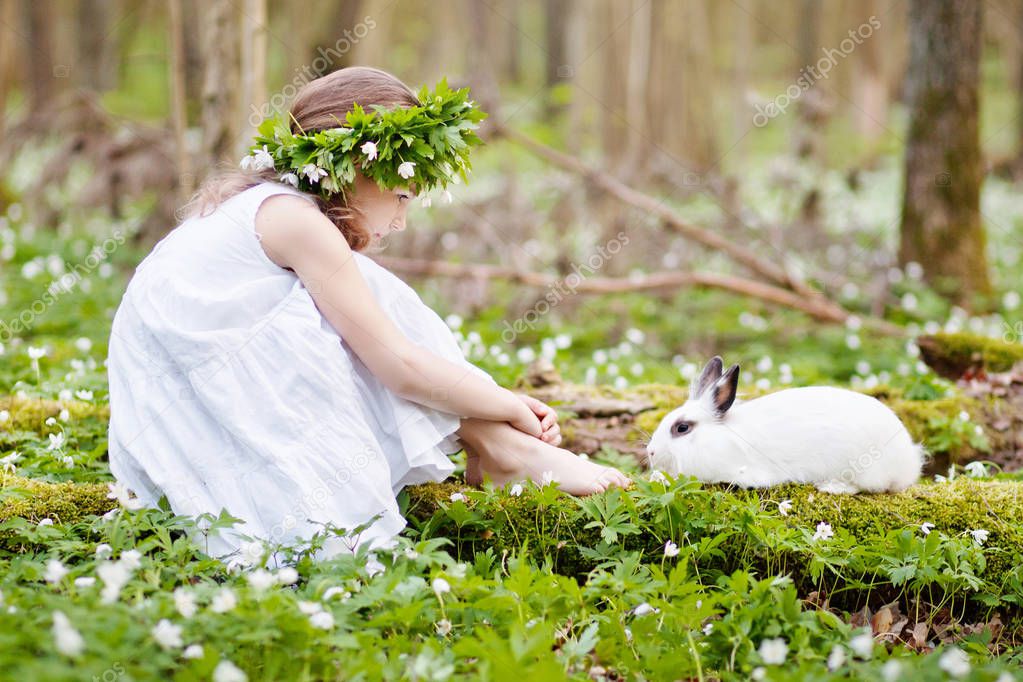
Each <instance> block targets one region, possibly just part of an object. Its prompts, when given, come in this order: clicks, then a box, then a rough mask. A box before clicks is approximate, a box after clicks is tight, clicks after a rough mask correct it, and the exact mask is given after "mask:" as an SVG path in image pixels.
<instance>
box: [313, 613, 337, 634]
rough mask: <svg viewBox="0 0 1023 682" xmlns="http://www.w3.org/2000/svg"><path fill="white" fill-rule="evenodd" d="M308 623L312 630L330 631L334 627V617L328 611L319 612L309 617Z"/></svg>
mask: <svg viewBox="0 0 1023 682" xmlns="http://www.w3.org/2000/svg"><path fill="white" fill-rule="evenodd" d="M309 622H310V623H311V624H312V626H313V627H314V628H319V629H320V630H330V629H333V627H334V616H333V615H331V613H330V612H328V611H319V612H317V613H314V614H313V615H311V616H309Z"/></svg>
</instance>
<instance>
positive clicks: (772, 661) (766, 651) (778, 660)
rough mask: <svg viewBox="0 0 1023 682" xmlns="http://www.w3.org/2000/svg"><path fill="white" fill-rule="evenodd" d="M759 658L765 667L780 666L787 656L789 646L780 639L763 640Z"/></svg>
mask: <svg viewBox="0 0 1023 682" xmlns="http://www.w3.org/2000/svg"><path fill="white" fill-rule="evenodd" d="M759 653H760V658H762V659H763V660H764V663H766V664H767V665H781V664H782V663H784V662H785V659H786V658H787V657H788V654H789V645H788V644H787V643H786V642H785V640H784V639H782V638H781V637H774V638H772V639H765V640H764V641H762V642H761V643H760V649H759Z"/></svg>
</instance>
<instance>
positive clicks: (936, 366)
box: [916, 332, 1023, 380]
mask: <svg viewBox="0 0 1023 682" xmlns="http://www.w3.org/2000/svg"><path fill="white" fill-rule="evenodd" d="M916 343H917V346H919V348H920V357H921V358H923V361H924V362H925V363H927V365H928V366H929V367H930V368H931V369H933V370H934V371H935V372H936V373H937V374H938V375H940V376H943V377H945V378H946V379H953V380H956V379H960V378H963V377H966V378H971V377H973V376H977V375H978V374H981V373H984V374H989V373H992V372H1007V371H1009V370H1010V369H1012V367H1013V366H1014V365H1015V364H1016V363H1018V362H1021V361H1023V344H1021V343H1015V342H1012V341H1007V340H1004V339H993V338H990V337H987V336H980V335H978V334H970V333H967V332H958V333H941V334H931V335H929V336H921V337H919V338H918V339H917V341H916Z"/></svg>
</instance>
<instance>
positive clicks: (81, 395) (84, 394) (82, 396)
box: [75, 389, 93, 401]
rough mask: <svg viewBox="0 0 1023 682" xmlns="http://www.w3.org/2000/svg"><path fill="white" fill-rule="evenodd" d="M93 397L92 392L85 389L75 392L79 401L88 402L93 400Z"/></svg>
mask: <svg viewBox="0 0 1023 682" xmlns="http://www.w3.org/2000/svg"><path fill="white" fill-rule="evenodd" d="M92 396H93V393H92V391H86V390H85V389H81V390H78V391H75V397H76V398H78V399H79V400H86V401H88V400H92Z"/></svg>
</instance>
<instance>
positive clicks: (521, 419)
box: [508, 393, 543, 438]
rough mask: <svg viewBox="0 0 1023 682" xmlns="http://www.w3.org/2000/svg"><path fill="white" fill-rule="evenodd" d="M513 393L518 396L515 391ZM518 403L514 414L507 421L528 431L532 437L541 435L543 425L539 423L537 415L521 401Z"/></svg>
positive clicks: (519, 428) (520, 429)
mask: <svg viewBox="0 0 1023 682" xmlns="http://www.w3.org/2000/svg"><path fill="white" fill-rule="evenodd" d="M514 395H515V397H520V396H519V395H518V394H517V393H516V394H514ZM518 405H519V407H518V409H516V410H515V415H514V416H513V417H512V418H511V419H509V420H508V423H509V424H511V425H512V426H514V427H515V428H516V429H518V430H519V431H522V432H523V433H528V434H529V435H530V436H533V437H534V438H541V437H543V427H542V426H541V425H540V419H539V417H537V416H536V415H535V414H533V411H532V410H531V409H529V408H528V407H526V406H525V405H523V404H522V403H519V404H518Z"/></svg>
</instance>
